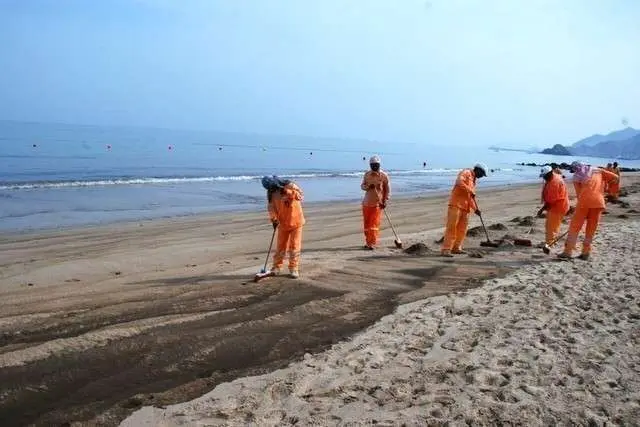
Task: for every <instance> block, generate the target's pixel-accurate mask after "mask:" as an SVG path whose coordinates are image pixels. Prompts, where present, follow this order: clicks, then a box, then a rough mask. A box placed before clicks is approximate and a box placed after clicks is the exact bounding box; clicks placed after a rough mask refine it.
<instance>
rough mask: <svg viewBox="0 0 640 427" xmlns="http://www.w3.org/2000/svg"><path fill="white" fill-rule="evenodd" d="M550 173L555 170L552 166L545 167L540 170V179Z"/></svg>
mask: <svg viewBox="0 0 640 427" xmlns="http://www.w3.org/2000/svg"><path fill="white" fill-rule="evenodd" d="M549 172H553V168H552V167H551V166H544V167H543V168H542V169H540V178H542V177H543V176H545V175H546V174H548V173H549Z"/></svg>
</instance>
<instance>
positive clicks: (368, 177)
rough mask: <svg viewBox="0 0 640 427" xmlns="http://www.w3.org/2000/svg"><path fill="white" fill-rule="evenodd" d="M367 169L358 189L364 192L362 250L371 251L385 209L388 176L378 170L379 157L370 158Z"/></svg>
mask: <svg viewBox="0 0 640 427" xmlns="http://www.w3.org/2000/svg"><path fill="white" fill-rule="evenodd" d="M369 167H370V168H371V170H369V171H367V172H366V173H365V174H364V177H363V178H362V184H361V185H360V187H361V188H362V191H364V192H365V193H364V198H363V199H362V218H363V222H364V238H365V246H364V248H365V249H367V250H373V249H374V248H375V247H376V245H377V244H378V238H379V236H380V222H381V219H382V210H383V209H385V208H386V207H387V201H388V200H389V192H390V186H389V176H388V175H387V174H386V173H384V172H383V171H382V170H381V169H380V157H378V156H373V157H371V159H369Z"/></svg>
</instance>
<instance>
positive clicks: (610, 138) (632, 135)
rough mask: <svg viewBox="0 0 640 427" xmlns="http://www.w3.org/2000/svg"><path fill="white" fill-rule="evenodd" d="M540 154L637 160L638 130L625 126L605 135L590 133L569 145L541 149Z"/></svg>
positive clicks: (639, 138)
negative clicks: (588, 135) (590, 134)
mask: <svg viewBox="0 0 640 427" xmlns="http://www.w3.org/2000/svg"><path fill="white" fill-rule="evenodd" d="M542 154H552V155H556V156H588V157H604V158H610V159H627V160H637V159H640V130H638V129H634V128H631V127H627V128H625V129H622V130H619V131H615V132H611V133H609V134H607V135H592V136H590V137H588V138H584V139H581V140H580V141H578V142H576V143H575V144H573V145H571V146H564V145H561V144H556V145H554V146H553V147H552V148H547V149H545V150H542Z"/></svg>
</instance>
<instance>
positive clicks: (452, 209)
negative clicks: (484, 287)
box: [441, 163, 487, 257]
mask: <svg viewBox="0 0 640 427" xmlns="http://www.w3.org/2000/svg"><path fill="white" fill-rule="evenodd" d="M485 176H487V167H486V166H485V165H483V164H480V163H478V164H476V165H475V166H474V167H473V169H463V170H461V171H460V173H458V178H457V179H456V182H455V184H454V186H453V189H452V190H451V196H450V197H449V207H448V209H447V226H446V231H445V235H444V241H443V243H442V249H441V254H442V256H446V257H451V256H453V255H452V254H463V253H465V252H464V250H463V249H462V243H463V242H464V238H465V237H466V235H467V226H468V225H469V213H471V212H475V213H476V215H480V210H479V209H478V205H477V204H476V180H477V179H478V178H482V177H485Z"/></svg>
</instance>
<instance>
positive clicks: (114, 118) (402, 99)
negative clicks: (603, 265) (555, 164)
mask: <svg viewBox="0 0 640 427" xmlns="http://www.w3.org/2000/svg"><path fill="white" fill-rule="evenodd" d="M623 117H626V118H628V120H629V124H630V125H631V126H635V127H640V1H638V0H528V1H524V0H486V1H479V0H432V1H428V2H427V1H414V0H315V1H314V0H224V1H222V0H220V1H216V0H188V1H187V0H172V1H169V0H128V1H127V0H104V1H93V0H0V119H12V120H36V121H60V122H67V123H85V124H106V125H134V126H161V127H169V128H185V129H218V130H230V131H251V132H267V133H287V134H303V135H315V136H339V137H358V138H371V139H378V140H396V141H406V142H418V143H421V142H424V143H428V142H438V143H451V144H461V143H469V142H477V143H478V144H492V143H497V144H503V145H511V146H515V145H524V146H531V145H538V146H545V145H549V144H552V143H569V142H573V141H575V140H577V139H579V138H582V137H584V136H588V135H590V134H592V133H596V132H600V133H603V132H608V131H610V130H613V129H616V128H620V127H622V125H621V120H622V118H623Z"/></svg>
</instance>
